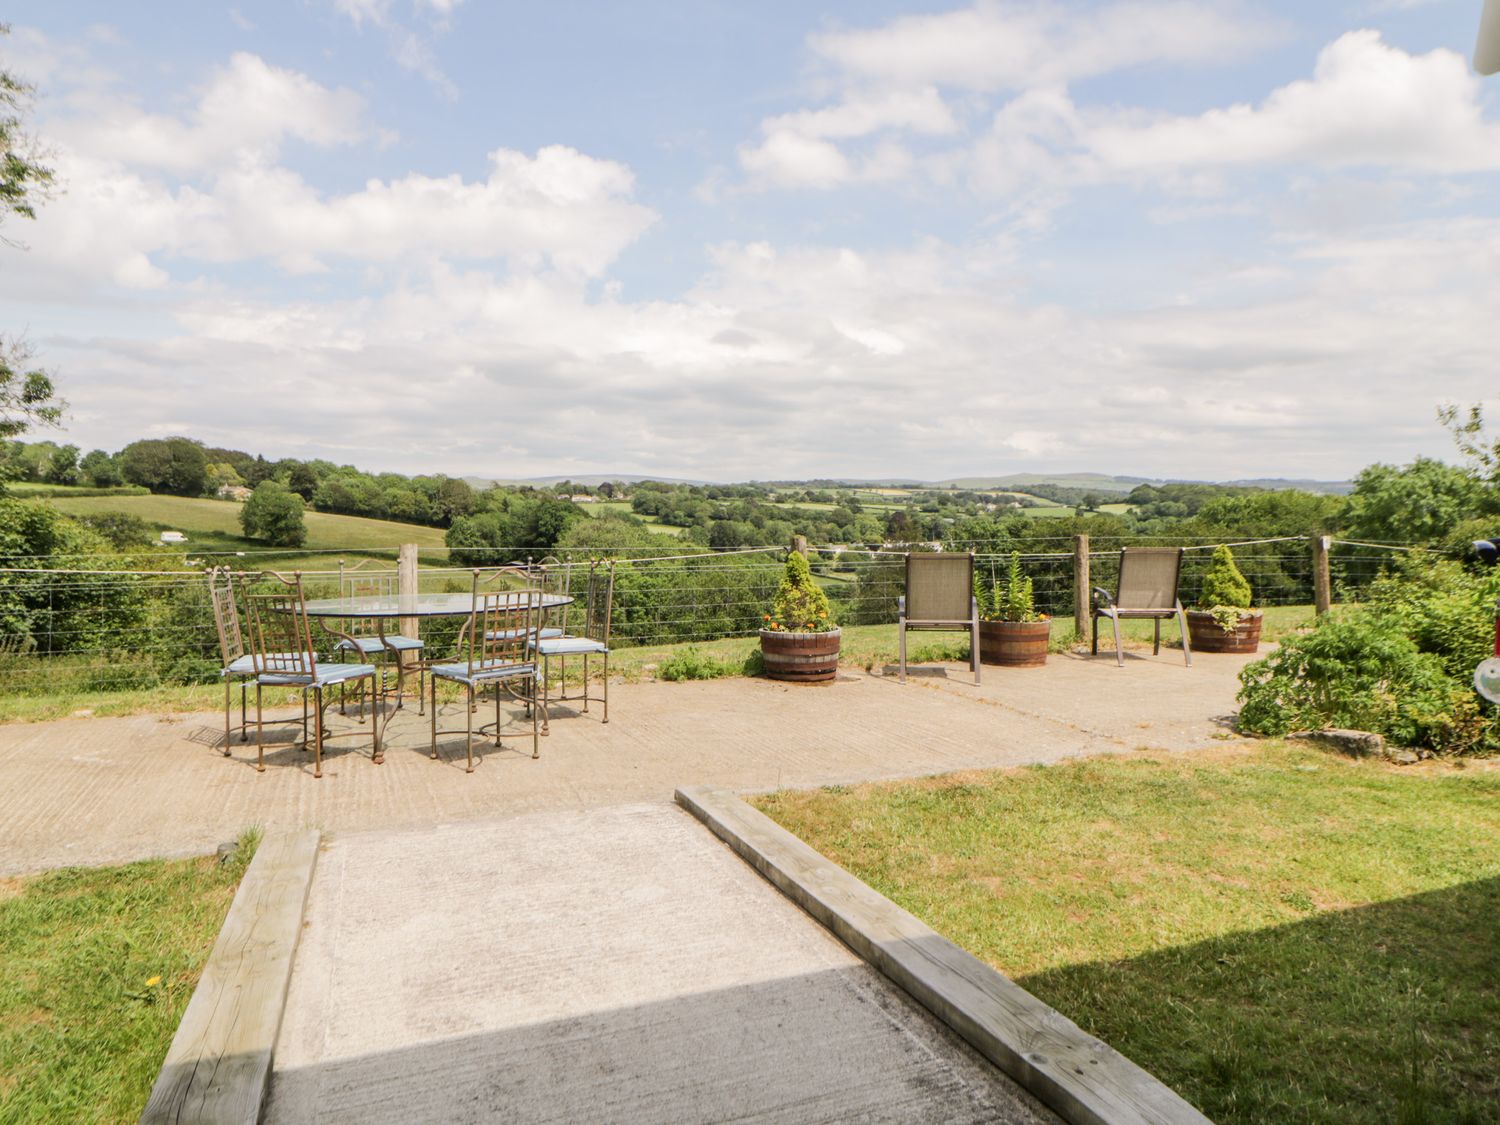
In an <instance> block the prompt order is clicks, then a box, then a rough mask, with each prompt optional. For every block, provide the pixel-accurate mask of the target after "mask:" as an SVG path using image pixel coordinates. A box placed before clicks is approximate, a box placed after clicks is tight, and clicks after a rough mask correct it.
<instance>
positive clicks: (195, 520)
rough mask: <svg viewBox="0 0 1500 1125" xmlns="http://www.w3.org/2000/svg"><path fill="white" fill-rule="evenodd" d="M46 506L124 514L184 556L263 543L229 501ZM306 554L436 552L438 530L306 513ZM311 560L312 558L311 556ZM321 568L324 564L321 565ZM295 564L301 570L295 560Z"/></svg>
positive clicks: (79, 501) (73, 499)
mask: <svg viewBox="0 0 1500 1125" xmlns="http://www.w3.org/2000/svg"><path fill="white" fill-rule="evenodd" d="M47 503H49V504H53V505H55V506H56V507H57V508H58V509H60V510H61V511H64V512H66V513H68V514H69V515H93V514H96V513H99V512H124V513H126V514H128V515H132V516H135V517H137V518H139V519H142V520H144V521H145V522H146V523H148V524H150V525H151V526H152V527H153V528H154V529H157V530H161V531H181V532H182V533H184V534H185V535H186V536H187V537H188V544H187V548H188V552H189V553H192V551H194V550H199V551H258V550H264V549H265V544H263V543H256V542H255V541H253V540H250V539H246V538H244V536H242V535H241V534H240V507H241V505H239V504H236V503H235V502H233V501H231V500H205V499H197V498H192V497H187V496H63V497H52V498H49V499H48V500H47ZM304 519H305V522H306V525H307V543H306V544H305V549H306V550H308V551H321V550H335V551H336V550H349V551H369V550H372V549H378V548H384V549H387V550H391V551H394V549H395V548H396V547H398V546H400V545H401V544H402V543H416V544H418V545H419V546H423V547H441V546H442V545H443V530H442V529H441V528H437V527H421V526H419V525H417V524H410V523H395V522H393V521H391V520H371V519H365V518H363V517H362V516H338V515H332V514H330V513H328V512H312V511H309V512H307V513H306V515H305V517H304ZM313 557H314V558H316V557H317V556H313ZM323 563H324V564H327V560H326V559H324V560H323ZM298 565H302V563H301V562H300V561H299V562H298Z"/></svg>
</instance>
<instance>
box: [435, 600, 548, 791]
mask: <svg viewBox="0 0 1500 1125" xmlns="http://www.w3.org/2000/svg"><path fill="white" fill-rule="evenodd" d="M490 580H491V579H488V578H486V577H485V576H484V575H483V573H482V572H481V571H479V570H476V571H474V587H473V599H474V601H473V606H472V608H471V609H470V611H469V620H468V622H467V624H465V625H464V628H463V631H462V632H461V633H460V634H459V637H458V655H459V656H460V657H461V659H459V660H457V661H455V662H453V663H449V664H433V665H432V667H431V668H430V669H429V671H430V673H431V686H430V690H431V692H432V698H431V699H430V700H429V703H430V705H431V707H432V757H433V758H434V759H436V758H437V756H438V744H437V740H438V735H439V734H457V733H458V731H457V730H439V729H438V702H437V683H438V681H439V680H448V681H451V682H453V683H457V684H462V685H463V687H464V699H465V705H464V717H465V722H466V724H467V725H466V726H465V728H464V737H465V742H464V752H465V754H466V757H467V762H466V766H465V770H464V772H465V773H473V772H474V711H475V709H476V700H477V693H478V692H482V691H483V690H484V689H485V688H487V687H494V689H495V745H496V746H500V745H501V740H500V732H501V711H500V696H501V692H502V691H503V692H504V693H505V694H507V695H509V696H510V697H511V698H512V699H515V700H517V701H519V702H522V703H525V704H526V710H527V712H528V713H529V714H530V716H531V756H532V757H533V758H536V757H540V755H541V741H540V726H539V719H540V718H541V717H544V716H545V713H546V708H545V705H544V704H543V703H542V701H541V700H540V699H539V698H538V697H537V666H536V661H535V660H534V659H532V658H531V656H530V652H529V645H530V642H531V640H532V638H534V637H535V636H536V633H537V630H538V629H539V628H540V627H541V614H542V592H541V591H540V590H538V589H536V588H535V587H528V588H525V589H520V590H494V591H486V590H484V589H483V586H484V585H485V584H486V583H487V582H488V581H490ZM482 730H483V728H481V732H482Z"/></svg>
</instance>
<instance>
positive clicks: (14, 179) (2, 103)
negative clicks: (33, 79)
mask: <svg viewBox="0 0 1500 1125" xmlns="http://www.w3.org/2000/svg"><path fill="white" fill-rule="evenodd" d="M9 34H10V25H9V24H4V23H0V37H4V36H6V35H9ZM33 92H34V91H33V90H32V87H31V86H30V85H29V84H28V83H25V82H22V81H21V80H20V79H19V78H17V77H16V76H15V75H13V74H11V73H10V72H8V71H6V70H0V224H3V223H4V221H5V217H6V216H7V215H19V216H21V217H22V218H26V219H34V218H36V203H37V202H39V201H40V200H42V199H44V198H46V195H47V191H48V189H49V188H50V187H51V186H52V182H53V172H52V169H51V168H49V167H48V166H47V165H45V164H43V163H42V161H41V157H40V154H39V152H38V149H37V145H36V142H35V141H34V140H33V139H32V138H31V137H30V136H29V135H27V133H26V131H25V129H24V127H23V124H24V123H23V121H22V117H23V115H24V114H25V112H26V110H27V108H28V107H29V105H30V102H31V96H32V94H33Z"/></svg>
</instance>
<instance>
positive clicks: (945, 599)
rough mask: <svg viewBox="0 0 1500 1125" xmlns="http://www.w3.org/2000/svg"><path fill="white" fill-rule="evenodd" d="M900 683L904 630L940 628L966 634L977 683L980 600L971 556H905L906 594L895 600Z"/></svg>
mask: <svg viewBox="0 0 1500 1125" xmlns="http://www.w3.org/2000/svg"><path fill="white" fill-rule="evenodd" d="M896 609H897V615H898V629H899V634H898V644H899V646H900V652H901V682H902V683H905V682H906V631H907V630H908V629H939V630H943V631H946V632H950V633H952V632H961V631H965V630H967V632H968V634H969V659H970V660H971V661H972V662H973V664H974V682H975V683H976V684H977V683H978V682H979V603H978V602H977V601H975V599H974V555H973V553H972V552H969V553H966V554H953V553H938V552H931V553H913V554H910V555H907V556H906V595H905V596H904V597H901V598H898V599H897V600H896Z"/></svg>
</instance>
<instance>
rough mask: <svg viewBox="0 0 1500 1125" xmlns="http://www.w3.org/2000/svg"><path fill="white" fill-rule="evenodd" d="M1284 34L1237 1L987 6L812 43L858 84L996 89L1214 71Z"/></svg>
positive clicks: (827, 36) (906, 19)
mask: <svg viewBox="0 0 1500 1125" xmlns="http://www.w3.org/2000/svg"><path fill="white" fill-rule="evenodd" d="M1278 35H1279V32H1278V30H1277V28H1276V27H1275V26H1274V25H1273V24H1272V23H1271V21H1269V20H1268V19H1266V17H1264V16H1263V15H1262V16H1254V15H1251V14H1249V13H1247V12H1245V11H1243V10H1242V9H1241V7H1240V6H1239V5H1237V4H1228V3H1204V2H1202V0H1122V2H1118V3H1112V4H1105V5H1102V6H1100V7H1097V8H1084V7H1082V6H1080V5H1077V4H1059V3H1041V2H1033V3H998V2H994V0H989V2H981V3H978V4H976V5H975V6H974V7H972V8H963V9H959V10H957V11H952V12H944V13H940V14H936V15H920V16H907V17H904V18H902V19H897V20H894V21H892V22H891V23H888V24H886V25H884V26H883V27H878V28H868V29H859V30H852V31H834V32H828V33H825V34H821V35H815V36H813V37H812V38H811V42H810V45H811V47H812V49H813V51H814V52H815V53H816V54H817V55H819V56H820V57H822V58H823V59H825V60H826V61H828V62H829V63H832V64H833V65H834V66H836V67H838V68H839V69H840V70H841V71H842V72H843V73H844V74H845V75H846V76H848V77H850V78H852V79H854V80H863V81H874V82H879V83H892V84H897V85H902V86H911V85H928V84H936V85H942V86H950V87H961V88H964V89H969V90H978V91H985V92H994V91H1000V90H1020V89H1027V88H1030V87H1033V86H1047V85H1056V84H1059V83H1066V82H1070V81H1073V80H1075V79H1079V78H1086V77H1090V76H1093V75H1098V74H1105V73H1108V72H1110V71H1116V70H1124V69H1127V68H1129V67H1133V66H1139V65H1142V64H1147V63H1182V64H1189V65H1192V64H1197V65H1209V64H1213V63H1216V62H1218V61H1219V60H1220V59H1222V58H1223V57H1225V55H1227V54H1230V53H1233V54H1236V55H1242V54H1244V53H1245V52H1246V51H1247V50H1253V49H1255V48H1257V47H1260V46H1263V45H1264V44H1266V43H1268V42H1271V41H1273V40H1274V39H1275V38H1277V37H1278Z"/></svg>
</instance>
